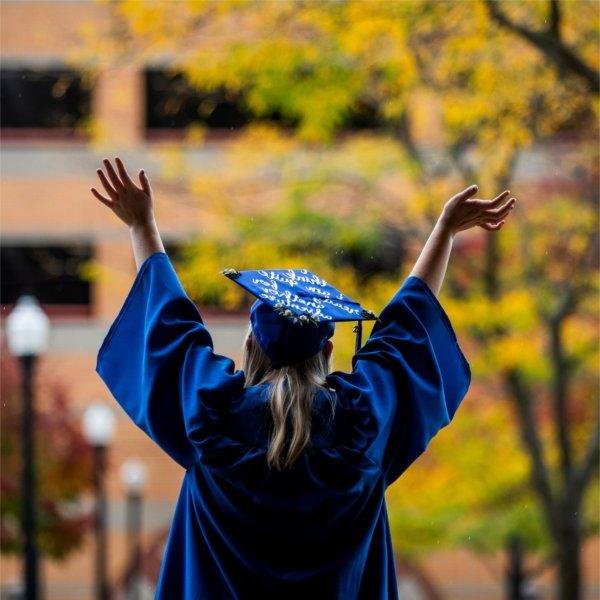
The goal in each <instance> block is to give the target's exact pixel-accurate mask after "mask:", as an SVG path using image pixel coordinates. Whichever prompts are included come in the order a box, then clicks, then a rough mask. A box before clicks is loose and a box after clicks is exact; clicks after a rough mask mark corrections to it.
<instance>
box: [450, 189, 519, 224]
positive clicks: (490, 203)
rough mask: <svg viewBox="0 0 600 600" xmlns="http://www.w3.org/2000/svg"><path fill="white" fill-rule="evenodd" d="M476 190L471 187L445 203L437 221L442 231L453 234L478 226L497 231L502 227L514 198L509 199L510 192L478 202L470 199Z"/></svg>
mask: <svg viewBox="0 0 600 600" xmlns="http://www.w3.org/2000/svg"><path fill="white" fill-rule="evenodd" d="M477 189H478V188H477V186H476V185H471V186H469V187H468V188H466V189H464V190H463V191H462V192H459V193H458V194H456V195H455V196H452V198H450V200H448V202H446V204H445V205H444V208H443V210H442V214H441V215H440V219H439V223H440V226H441V227H442V228H443V229H444V230H446V231H449V232H450V233H452V234H454V233H458V232H459V231H464V230H465V229H470V228H471V227H475V226H478V227H482V228H483V229H487V230H488V231H497V230H498V229H500V228H501V227H502V225H504V223H505V222H506V217H507V216H508V214H509V213H510V211H511V210H512V209H513V208H514V206H515V203H516V201H517V200H516V198H509V195H510V192H509V191H508V190H505V191H504V192H502V193H501V194H499V195H498V196H496V197H495V198H492V199H491V200H480V199H479V198H473V197H472V196H473V195H474V194H476V193H477Z"/></svg>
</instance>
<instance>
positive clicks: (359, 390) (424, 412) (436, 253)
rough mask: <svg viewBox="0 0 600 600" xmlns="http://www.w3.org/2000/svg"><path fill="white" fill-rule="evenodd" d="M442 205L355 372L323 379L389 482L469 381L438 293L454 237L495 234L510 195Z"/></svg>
mask: <svg viewBox="0 0 600 600" xmlns="http://www.w3.org/2000/svg"><path fill="white" fill-rule="evenodd" d="M476 191H477V188H476V186H471V187H470V188H467V189H466V190H464V191H462V192H460V193H459V194H457V195H456V196H453V197H452V198H451V199H450V200H449V201H448V202H447V203H446V204H445V205H444V209H443V211H442V214H441V215H440V218H439V220H438V222H437V223H436V225H435V227H434V229H433V231H432V233H431V235H430V236H429V239H428V240H427V243H426V244H425V247H424V248H423V251H422V252H421V255H420V256H419V259H418V260H417V262H416V264H415V266H414V268H413V270H412V272H411V273H410V275H409V276H408V277H407V278H406V280H405V281H404V282H403V283H402V285H401V286H400V288H399V289H398V291H397V292H396V294H395V295H394V297H393V298H392V299H391V300H390V301H389V302H388V304H387V305H386V306H385V308H384V309H383V311H382V312H381V313H380V315H379V318H378V321H377V322H376V323H375V325H374V327H373V330H372V332H371V335H370V337H369V339H368V340H367V343H366V344H365V345H364V346H363V347H362V348H361V349H360V350H359V351H358V352H357V353H356V354H355V356H354V358H353V361H352V367H353V368H352V372H351V373H341V372H334V373H332V374H331V375H329V377H328V381H329V383H330V385H331V387H333V388H335V389H336V390H338V392H339V397H340V399H341V402H342V404H343V406H344V408H346V409H347V410H348V412H349V413H350V414H351V415H352V423H353V427H352V433H353V436H352V441H351V443H350V446H351V448H352V450H353V451H359V453H360V455H361V456H365V457H366V458H368V459H370V460H372V461H373V462H374V463H376V464H377V465H378V466H380V467H381V470H382V472H383V474H384V479H385V483H386V485H389V484H391V483H393V482H394V481H395V480H396V479H397V478H398V477H399V476H400V475H401V474H402V473H403V472H404V471H405V470H406V469H407V468H408V467H409V466H410V464H411V463H412V462H414V460H415V459H416V458H417V457H418V456H419V455H420V454H422V453H423V452H424V451H425V449H426V448H427V446H428V444H429V442H430V440H431V439H432V438H433V437H434V436H435V435H436V433H437V432H438V431H439V430H440V429H441V428H443V427H445V426H446V425H448V424H449V423H450V421H451V420H452V418H453V417H454V414H455V412H456V410H457V408H458V407H459V405H460V403H461V402H462V400H463V398H464V396H465V395H466V393H467V391H468V389H469V386H470V383H471V369H470V366H469V363H468V361H467V359H466V357H465V355H464V354H463V352H462V350H461V348H460V346H459V343H458V339H457V337H456V333H455V331H454V329H453V327H452V324H451V322H450V319H449V317H448V315H447V313H446V311H445V310H444V307H443V306H442V304H441V303H440V301H439V300H438V298H437V293H438V292H439V289H440V287H441V284H442V281H443V278H444V275H445V272H446V267H447V264H448V257H449V254H450V250H451V247H452V241H453V238H454V235H455V234H456V233H457V232H458V231H462V230H463V229H467V228H469V227H474V226H476V225H478V226H480V227H483V228H484V229H488V230H490V231H495V230H497V229H500V227H502V225H503V224H504V219H505V218H506V215H507V214H508V213H509V212H510V210H511V208H512V207H513V206H514V203H515V200H514V198H511V199H510V200H508V201H506V198H507V196H508V191H505V192H502V194H500V195H499V196H497V197H496V198H494V199H492V200H477V199H472V198H471V197H472V196H473V195H474V194H475V192H476Z"/></svg>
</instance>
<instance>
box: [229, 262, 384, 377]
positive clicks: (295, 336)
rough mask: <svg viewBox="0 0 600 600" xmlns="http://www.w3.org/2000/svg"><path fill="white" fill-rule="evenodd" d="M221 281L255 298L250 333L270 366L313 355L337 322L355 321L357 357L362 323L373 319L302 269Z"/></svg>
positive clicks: (239, 274)
mask: <svg viewBox="0 0 600 600" xmlns="http://www.w3.org/2000/svg"><path fill="white" fill-rule="evenodd" d="M222 273H223V275H225V276H227V277H229V279H231V280H232V281H235V283H237V284H238V285H240V286H241V287H243V288H244V289H245V290H247V291H248V292H250V293H251V294H253V295H254V296H256V297H257V300H256V301H255V302H254V304H253V305H252V308H251V309H250V322H251V324H252V331H253V333H254V335H255V337H256V339H257V340H258V343H259V344H260V346H261V348H262V349H263V350H264V351H265V353H266V354H267V356H268V357H269V358H270V359H271V362H272V363H273V365H274V366H276V367H278V366H283V365H287V364H292V363H295V362H299V361H301V360H304V359H306V358H309V357H310V356H314V355H315V354H317V353H318V352H319V351H320V350H321V349H322V348H323V346H324V345H325V342H326V341H327V340H328V339H329V338H331V337H332V336H333V332H334V328H335V322H336V321H356V322H357V324H356V326H355V328H354V331H355V332H356V352H358V350H359V349H360V347H361V337H362V322H363V321H365V320H375V319H377V316H376V315H375V314H374V313H373V312H371V311H370V310H367V309H366V308H363V307H362V306H361V305H360V304H359V303H358V302H356V301H355V300H353V299H352V298H349V297H348V296H346V295H345V294H343V293H342V292H340V291H339V290H337V289H336V288H334V287H333V286H332V285H330V284H329V283H327V282H326V281H325V280H324V279H321V277H319V276H317V275H315V274H314V273H312V272H311V271H308V270H306V269H259V270H248V271H238V270H236V269H225V270H224V271H222Z"/></svg>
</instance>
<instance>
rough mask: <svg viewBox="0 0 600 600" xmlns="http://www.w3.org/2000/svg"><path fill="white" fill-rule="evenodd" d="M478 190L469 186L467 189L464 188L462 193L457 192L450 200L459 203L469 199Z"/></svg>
mask: <svg viewBox="0 0 600 600" xmlns="http://www.w3.org/2000/svg"><path fill="white" fill-rule="evenodd" d="M478 189H479V188H478V187H477V186H476V185H470V186H469V187H468V188H465V189H464V190H463V191H462V192H458V194H455V195H454V196H452V198H451V199H452V200H457V201H458V202H461V201H462V200H466V199H467V198H470V197H471V196H473V194H476V193H477V190H478Z"/></svg>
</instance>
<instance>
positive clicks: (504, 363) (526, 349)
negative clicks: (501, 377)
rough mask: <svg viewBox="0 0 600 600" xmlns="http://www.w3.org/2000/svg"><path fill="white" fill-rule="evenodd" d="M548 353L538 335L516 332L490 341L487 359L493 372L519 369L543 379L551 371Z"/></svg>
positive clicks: (534, 377)
mask: <svg viewBox="0 0 600 600" xmlns="http://www.w3.org/2000/svg"><path fill="white" fill-rule="evenodd" d="M547 353H548V349H547V347H546V345H545V343H543V341H542V340H540V339H539V338H538V337H536V336H532V335H523V334H516V333H515V334H507V335H503V336H502V337H500V338H497V339H495V340H493V341H492V342H490V343H489V346H488V348H487V349H486V360H487V361H489V362H488V365H487V366H488V367H489V368H490V370H491V371H492V372H493V371H496V372H498V371H504V370H508V369H518V370H519V371H521V372H522V373H525V374H527V375H528V376H529V377H530V378H531V379H536V380H539V381H542V380H544V379H545V378H546V377H548V376H549V375H550V372H551V371H550V365H549V361H548V358H547Z"/></svg>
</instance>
